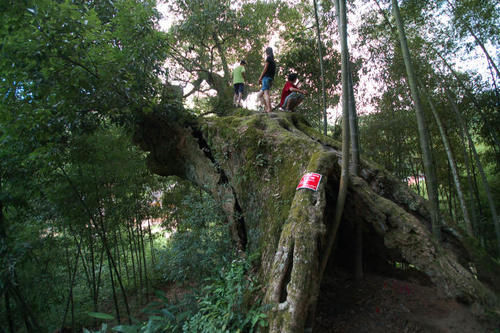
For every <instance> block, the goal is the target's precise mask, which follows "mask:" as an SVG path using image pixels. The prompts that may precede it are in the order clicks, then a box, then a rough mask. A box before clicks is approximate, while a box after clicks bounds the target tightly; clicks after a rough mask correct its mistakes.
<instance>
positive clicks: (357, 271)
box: [348, 62, 363, 281]
mask: <svg viewBox="0 0 500 333" xmlns="http://www.w3.org/2000/svg"><path fill="white" fill-rule="evenodd" d="M348 83H349V108H348V109H349V133H350V138H351V163H350V170H351V173H352V174H353V175H354V176H358V175H359V154H360V147H359V127H358V115H357V110H356V100H355V98H354V84H353V82H352V71H351V63H350V62H348ZM354 223H355V227H354V232H355V233H356V237H355V239H356V250H355V251H356V255H355V256H354V260H355V261H354V277H355V279H356V281H361V280H362V279H363V227H362V224H361V221H354Z"/></svg>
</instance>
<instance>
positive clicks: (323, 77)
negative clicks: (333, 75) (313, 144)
mask: <svg viewBox="0 0 500 333" xmlns="http://www.w3.org/2000/svg"><path fill="white" fill-rule="evenodd" d="M313 4H314V18H315V20H316V34H317V35H318V56H319V68H320V71H321V95H322V98H323V100H322V101H323V134H324V135H327V129H328V126H327V125H328V119H327V115H326V89H325V70H324V68H323V50H322V43H321V29H320V28H319V19H318V4H317V2H316V0H313Z"/></svg>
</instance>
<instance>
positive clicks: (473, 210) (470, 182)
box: [457, 116, 480, 238]
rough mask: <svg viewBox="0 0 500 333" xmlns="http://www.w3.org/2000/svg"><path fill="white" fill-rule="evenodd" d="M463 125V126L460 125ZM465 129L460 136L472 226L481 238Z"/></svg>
mask: <svg viewBox="0 0 500 333" xmlns="http://www.w3.org/2000/svg"><path fill="white" fill-rule="evenodd" d="M457 121H458V123H459V124H460V120H459V118H458V116H457ZM460 127H462V126H460ZM464 135H465V133H464V131H463V128H460V129H459V134H458V137H459V138H460V142H461V144H462V150H463V151H462V153H463V155H464V163H465V169H466V171H467V185H468V189H469V209H470V212H471V215H472V226H473V229H474V235H476V236H477V237H479V238H480V231H479V220H478V217H477V213H478V212H477V209H476V200H475V199H474V192H475V186H474V183H473V179H472V170H471V166H470V165H471V162H470V158H469V153H468V152H467V144H466V142H465V140H464Z"/></svg>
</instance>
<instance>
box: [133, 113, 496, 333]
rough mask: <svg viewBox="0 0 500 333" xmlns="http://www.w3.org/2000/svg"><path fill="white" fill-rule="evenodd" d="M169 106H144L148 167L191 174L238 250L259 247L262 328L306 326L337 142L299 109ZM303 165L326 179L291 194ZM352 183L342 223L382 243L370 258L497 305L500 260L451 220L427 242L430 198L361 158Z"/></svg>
mask: <svg viewBox="0 0 500 333" xmlns="http://www.w3.org/2000/svg"><path fill="white" fill-rule="evenodd" d="M172 111H173V110H172V109H168V108H167V109H165V110H164V111H162V112H152V113H148V114H144V115H142V116H141V119H140V121H139V122H138V124H137V125H138V126H137V130H136V133H135V138H134V140H135V142H136V143H137V144H138V145H140V147H142V149H144V150H146V151H148V152H149V156H148V163H147V164H148V167H149V169H150V170H151V171H153V172H155V173H157V174H159V175H163V176H169V175H176V176H179V177H182V178H184V179H187V180H190V181H191V182H193V183H194V184H197V185H198V186H199V187H200V188H202V189H204V190H205V191H206V192H208V193H210V194H211V195H212V196H213V197H214V198H215V199H217V200H218V201H219V202H221V205H222V208H223V210H224V212H225V213H226V216H227V220H228V223H229V224H230V225H231V230H232V231H233V232H232V233H231V234H232V237H233V240H234V242H235V246H238V247H240V248H242V249H243V250H244V251H246V252H247V253H249V254H251V253H255V252H256V251H258V253H259V254H260V262H259V263H258V264H256V267H255V272H256V274H258V275H259V277H260V280H261V281H262V286H263V290H262V293H263V296H264V297H263V299H264V303H265V304H268V305H269V306H270V310H269V313H268V315H269V331H270V332H303V331H304V329H305V328H306V327H310V325H311V322H312V321H313V320H314V311H311V310H312V309H314V304H315V302H316V298H317V295H318V294H319V293H320V286H321V281H322V278H321V274H320V263H321V262H322V261H323V260H324V257H325V256H326V240H327V237H326V235H327V234H329V233H330V232H331V229H332V225H333V221H334V216H335V212H336V210H335V206H336V204H337V201H338V189H339V184H340V178H341V167H340V163H341V161H342V160H343V158H342V151H341V149H340V147H341V145H340V143H338V142H337V141H335V140H333V139H332V138H329V137H326V136H323V135H322V134H320V133H319V132H317V131H315V130H314V129H313V128H312V127H311V126H310V125H309V124H308V123H307V122H306V121H305V119H304V118H303V117H302V116H301V115H300V114H296V113H284V112H278V113H271V114H262V113H257V112H251V111H244V112H242V111H241V110H240V111H238V115H228V116H225V117H207V118H197V119H190V118H188V119H185V120H181V119H182V117H179V116H178V115H176V114H175V113H174V112H172ZM306 172H317V173H319V174H321V175H322V178H321V181H320V183H319V187H318V189H317V191H313V190H308V189H299V190H296V187H297V184H298V182H299V180H300V179H301V177H302V175H303V174H304V173H306ZM351 179H352V181H351V182H349V184H348V191H347V200H346V206H345V209H344V214H343V217H342V218H343V223H342V225H347V223H349V221H356V220H359V221H361V222H360V223H361V224H362V226H363V228H364V229H365V230H367V232H366V233H365V235H366V237H365V239H364V241H369V242H370V244H371V245H372V246H376V248H377V249H378V250H377V251H373V248H369V252H370V254H371V255H373V256H377V257H379V258H380V260H382V261H384V262H387V261H398V262H407V263H409V264H412V265H414V266H415V267H418V269H419V270H420V271H421V272H422V274H426V275H427V276H428V277H429V279H430V280H431V281H432V283H433V284H434V285H435V286H436V287H437V288H438V289H439V290H440V291H441V292H442V293H443V295H446V296H447V297H451V298H460V299H461V300H464V301H466V302H469V303H473V302H478V303H481V304H485V305H488V304H495V302H496V301H497V298H496V296H495V294H494V292H493V291H492V290H491V289H490V288H492V289H493V290H495V291H496V292H499V291H500V290H499V289H500V286H498V285H497V284H496V283H495V278H496V277H498V274H500V268H499V267H498V264H496V263H494V262H493V261H492V260H491V259H488V257H485V255H484V253H483V252H481V251H476V250H475V247H474V245H473V244H474V243H473V242H470V241H469V239H468V238H467V236H466V235H465V234H462V233H461V232H460V231H459V230H455V228H454V226H453V225H447V226H446V228H444V231H443V232H444V234H445V235H446V237H444V238H443V242H444V244H445V245H446V246H441V245H439V244H437V243H436V242H434V241H432V233H431V224H430V213H429V209H428V207H427V203H426V202H425V201H424V200H423V199H422V198H420V197H419V196H417V195H416V194H415V193H414V192H413V191H411V190H409V189H408V188H407V187H406V186H405V185H404V184H401V182H400V181H398V180H397V179H396V178H394V177H392V176H390V175H388V174H387V173H386V172H385V171H384V170H382V169H380V168H379V167H377V166H375V165H373V164H372V163H370V162H368V161H364V160H361V161H360V173H359V177H355V176H352V177H351ZM342 237H347V236H346V235H345V234H342ZM336 244H337V243H336ZM342 253H343V255H350V254H349V253H348V252H345V253H344V252H342ZM332 258H334V257H332ZM332 260H333V259H332ZM332 260H330V262H329V265H328V266H330V264H335V262H334V261H332ZM366 260H368V259H366ZM468 262H474V263H475V264H476V266H477V271H478V273H477V279H476V278H475V277H474V275H473V274H472V273H471V272H470V271H469V270H468V269H467V267H466V266H463V265H462V263H464V265H465V263H468ZM486 263H488V264H486ZM328 274H331V273H330V271H329V270H328V267H327V269H326V271H325V275H328ZM332 301H334V300H332Z"/></svg>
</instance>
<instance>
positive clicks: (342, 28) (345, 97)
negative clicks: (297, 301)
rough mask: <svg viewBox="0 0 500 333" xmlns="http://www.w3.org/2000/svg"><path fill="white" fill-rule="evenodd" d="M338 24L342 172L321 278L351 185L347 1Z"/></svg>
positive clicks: (340, 0)
mask: <svg viewBox="0 0 500 333" xmlns="http://www.w3.org/2000/svg"><path fill="white" fill-rule="evenodd" d="M334 3H335V10H336V12H337V22H338V26H339V34H340V47H341V61H342V64H341V68H342V171H341V176H340V185H339V194H338V198H337V205H336V207H335V219H334V222H333V225H332V228H331V230H330V231H329V234H328V236H327V243H326V244H327V245H326V248H325V249H326V250H325V254H324V257H323V260H322V261H321V263H320V274H319V275H320V277H321V276H323V273H324V271H325V269H326V265H327V263H328V259H329V257H330V254H331V251H332V248H333V244H334V243H335V238H336V236H337V231H338V227H339V226H340V221H341V219H342V213H343V210H344V203H345V199H346V197H347V187H348V185H349V50H348V47H347V15H346V2H345V0H335V1H334Z"/></svg>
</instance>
